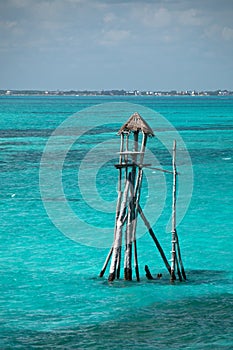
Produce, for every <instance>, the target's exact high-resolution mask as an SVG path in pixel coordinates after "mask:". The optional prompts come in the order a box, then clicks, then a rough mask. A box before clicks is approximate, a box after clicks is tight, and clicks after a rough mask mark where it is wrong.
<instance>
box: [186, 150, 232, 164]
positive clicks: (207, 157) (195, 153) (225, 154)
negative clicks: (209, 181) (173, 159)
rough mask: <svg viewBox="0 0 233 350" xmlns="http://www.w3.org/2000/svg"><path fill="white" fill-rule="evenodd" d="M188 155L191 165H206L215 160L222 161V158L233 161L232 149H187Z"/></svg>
mask: <svg viewBox="0 0 233 350" xmlns="http://www.w3.org/2000/svg"><path fill="white" fill-rule="evenodd" d="M188 151H189V154H190V156H191V160H192V163H193V164H200V163H201V164H206V163H207V164H208V163H213V162H214V161H215V160H221V161H223V160H224V158H228V160H230V161H232V160H233V149H232V148H225V149H216V148H198V149H189V150H188Z"/></svg>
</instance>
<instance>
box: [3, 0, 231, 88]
mask: <svg viewBox="0 0 233 350" xmlns="http://www.w3.org/2000/svg"><path fill="white" fill-rule="evenodd" d="M114 88H115V89H126V90H128V89H129V90H130V89H138V90H160V89H161V90H171V89H175V90H189V89H197V90H201V89H212V90H214V89H218V88H220V89H229V90H233V0H221V1H220V0H195V1H194V0H192V1H191V0H0V89H45V90H47V89H53V90H57V89H60V90H63V89H68V90H69V89H80V90H81V89H90V90H94V89H98V90H99V89H114Z"/></svg>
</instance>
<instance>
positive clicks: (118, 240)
mask: <svg viewBox="0 0 233 350" xmlns="http://www.w3.org/2000/svg"><path fill="white" fill-rule="evenodd" d="M129 185H130V183H129V181H128V180H127V182H126V186H125V190H124V193H123V199H122V203H121V209H120V214H119V217H118V220H117V223H116V230H115V234H114V244H113V253H112V261H111V265H110V271H109V277H108V280H109V281H113V280H114V279H115V277H116V266H117V261H118V255H119V249H120V247H121V244H122V227H123V222H124V216H125V213H126V205H127V200H128V192H129Z"/></svg>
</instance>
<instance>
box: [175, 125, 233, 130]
mask: <svg viewBox="0 0 233 350" xmlns="http://www.w3.org/2000/svg"><path fill="white" fill-rule="evenodd" d="M176 130H178V131H217V130H221V131H224V130H225V131H230V130H233V125H202V126H196V125H195V126H178V127H176Z"/></svg>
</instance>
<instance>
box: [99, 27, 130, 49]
mask: <svg viewBox="0 0 233 350" xmlns="http://www.w3.org/2000/svg"><path fill="white" fill-rule="evenodd" d="M129 36H130V32H129V31H128V30H123V29H121V30H116V29H115V30H114V29H112V30H108V31H105V30H104V31H103V32H102V36H101V38H100V40H99V43H100V44H102V45H106V46H109V45H110V46H111V45H117V44H119V43H120V42H122V41H125V40H126V39H128V38H129Z"/></svg>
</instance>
